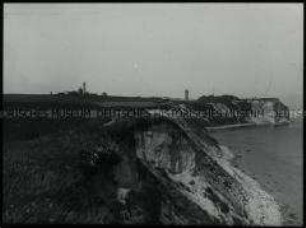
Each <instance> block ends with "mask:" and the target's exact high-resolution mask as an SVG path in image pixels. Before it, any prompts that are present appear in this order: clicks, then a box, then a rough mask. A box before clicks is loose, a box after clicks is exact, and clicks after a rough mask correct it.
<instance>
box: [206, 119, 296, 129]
mask: <svg viewBox="0 0 306 228" xmlns="http://www.w3.org/2000/svg"><path fill="white" fill-rule="evenodd" d="M290 123H291V121H288V122H278V123H270V122H263V123H239V124H229V125H222V126H215V127H206V129H207V130H208V131H209V132H212V131H217V130H227V129H235V128H243V127H260V126H272V127H276V126H285V125H288V124H290Z"/></svg>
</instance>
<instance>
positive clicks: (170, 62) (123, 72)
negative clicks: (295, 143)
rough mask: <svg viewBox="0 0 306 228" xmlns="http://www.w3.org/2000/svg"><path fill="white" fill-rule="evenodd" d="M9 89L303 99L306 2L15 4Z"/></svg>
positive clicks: (8, 38) (8, 36)
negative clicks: (305, 14)
mask: <svg viewBox="0 0 306 228" xmlns="http://www.w3.org/2000/svg"><path fill="white" fill-rule="evenodd" d="M3 81H4V92H5V93H49V92H50V91H53V92H60V91H65V90H72V89H77V88H78V86H79V85H80V84H81V83H82V82H83V81H86V82H87V84H88V89H89V90H90V91H92V92H97V93H102V92H104V91H105V92H107V93H108V94H114V95H115V94H116V95H126V96H134V95H141V96H170V97H183V92H184V89H189V91H190V94H191V98H198V97H199V96H201V95H204V94H211V93H214V94H233V95H237V96H242V97H252V96H265V97H271V96H272V97H275V96H276V97H280V98H281V99H285V100H286V99H289V98H288V97H291V98H290V99H291V100H292V99H293V100H294V99H295V100H297V99H299V101H298V102H301V96H302V89H303V87H302V86H303V85H302V84H303V5H302V4H247V3H243V4H233V3H232V4H220V3H219V4H211V3H205V4H200V3H193V4H182V3H180V4H179V3H177V4H165V3H163V4H148V3H146V4H135V3H134V4H5V9H4V80H3Z"/></svg>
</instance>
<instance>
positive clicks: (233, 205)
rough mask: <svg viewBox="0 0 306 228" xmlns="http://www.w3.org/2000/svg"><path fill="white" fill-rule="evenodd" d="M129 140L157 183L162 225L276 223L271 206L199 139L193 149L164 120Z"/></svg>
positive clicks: (224, 156)
mask: <svg viewBox="0 0 306 228" xmlns="http://www.w3.org/2000/svg"><path fill="white" fill-rule="evenodd" d="M135 137H136V142H137V144H136V154H137V157H138V158H139V159H140V161H141V162H142V163H143V164H144V165H145V166H146V167H147V169H148V170H149V171H150V172H151V173H152V174H154V176H155V177H156V178H157V179H158V180H159V182H160V184H159V185H157V186H156V187H157V189H158V190H159V191H161V192H162V194H161V195H162V197H161V199H160V201H161V203H160V205H161V206H160V207H161V209H160V211H161V212H160V221H161V222H162V223H166V224H228V225H233V224H257V225H258V224H260V225H278V224H280V223H281V216H280V213H279V208H278V205H277V204H276V202H275V201H274V200H273V198H272V197H271V196H269V195H268V194H267V193H265V192H264V191H263V190H261V188H260V186H259V185H258V184H257V183H256V182H255V181H254V180H252V179H251V178H249V177H247V176H246V175H244V174H243V173H242V172H240V171H239V170H237V169H236V168H234V167H232V166H231V165H230V162H229V161H228V158H229V157H231V155H230V153H229V152H228V151H227V150H226V149H225V148H222V147H219V146H218V145H217V144H211V143H209V144H208V143H206V142H205V141H202V142H201V145H199V143H198V142H196V141H194V140H193V139H192V138H189V137H188V134H186V133H185V132H184V131H182V129H180V128H179V127H177V126H175V125H173V124H171V123H170V124H169V123H167V122H162V123H159V124H157V125H153V126H151V127H150V128H149V129H148V130H147V131H138V132H137V133H135ZM206 137H207V136H206ZM174 192H175V194H174ZM169 193H171V194H169ZM182 202H184V203H182Z"/></svg>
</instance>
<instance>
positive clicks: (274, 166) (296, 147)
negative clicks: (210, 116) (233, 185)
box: [211, 120, 303, 225]
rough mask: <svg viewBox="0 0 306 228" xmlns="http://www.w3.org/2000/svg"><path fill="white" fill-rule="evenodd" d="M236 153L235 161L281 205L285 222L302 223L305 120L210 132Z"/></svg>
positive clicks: (288, 223)
mask: <svg viewBox="0 0 306 228" xmlns="http://www.w3.org/2000/svg"><path fill="white" fill-rule="evenodd" d="M211 135H212V136H213V137H215V138H216V139H217V140H218V141H219V142H220V144H222V145H225V146H227V147H228V148H229V149H230V150H231V151H232V153H233V154H234V155H235V158H234V159H233V161H232V163H233V164H234V166H236V167H237V168H239V169H241V170H243V171H244V172H245V173H246V174H247V175H249V176H251V177H253V179H255V180H257V182H259V183H260V185H261V187H262V188H263V189H264V190H265V191H267V192H268V193H270V194H271V195H272V196H273V197H274V198H275V200H276V201H278V202H279V204H280V205H281V210H282V211H281V212H282V214H283V219H284V223H285V225H301V224H302V222H303V122H302V120H297V121H295V122H293V123H291V124H290V125H286V126H278V127H272V126H261V127H250V128H239V129H232V130H230V129H228V130H219V131H215V132H211Z"/></svg>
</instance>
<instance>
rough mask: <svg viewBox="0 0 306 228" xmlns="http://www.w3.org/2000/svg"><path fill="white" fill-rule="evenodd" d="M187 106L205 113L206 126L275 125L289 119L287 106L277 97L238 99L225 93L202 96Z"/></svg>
mask: <svg viewBox="0 0 306 228" xmlns="http://www.w3.org/2000/svg"><path fill="white" fill-rule="evenodd" d="M188 106H189V107H191V108H192V109H194V110H197V111H202V112H206V113H207V117H208V119H209V122H208V125H207V126H220V125H232V124H239V123H253V124H276V125H277V124H282V123H288V121H289V109H288V107H287V106H285V105H284V104H283V103H282V102H281V101H280V100H279V99H277V98H253V99H239V98H238V97H234V96H227V95H224V96H207V97H205V96H203V97H201V98H199V99H198V100H197V101H196V102H195V103H194V104H189V105H188Z"/></svg>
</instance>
